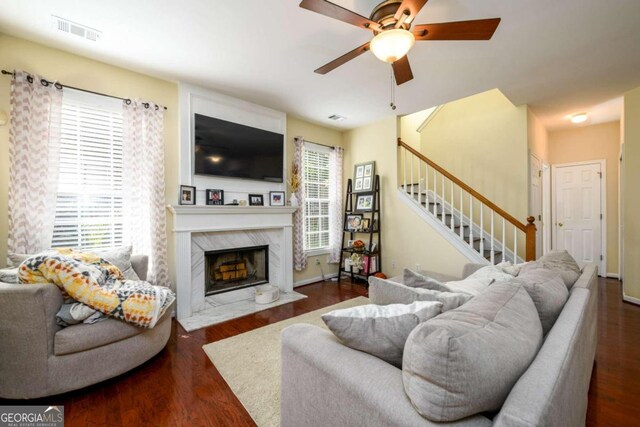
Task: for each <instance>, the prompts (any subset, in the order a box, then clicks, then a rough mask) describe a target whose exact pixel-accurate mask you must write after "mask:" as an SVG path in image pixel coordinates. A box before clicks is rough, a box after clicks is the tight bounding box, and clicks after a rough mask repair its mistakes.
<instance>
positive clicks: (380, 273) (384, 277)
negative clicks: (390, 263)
mask: <svg viewBox="0 0 640 427" xmlns="http://www.w3.org/2000/svg"><path fill="white" fill-rule="evenodd" d="M374 276H375V277H377V278H378V279H386V278H387V275H386V274H384V273H382V272H380V271H379V272H377V273H376V274H374Z"/></svg>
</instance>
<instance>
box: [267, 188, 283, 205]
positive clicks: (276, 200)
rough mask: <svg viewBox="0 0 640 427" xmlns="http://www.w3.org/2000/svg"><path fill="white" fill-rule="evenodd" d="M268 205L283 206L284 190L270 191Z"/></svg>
mask: <svg viewBox="0 0 640 427" xmlns="http://www.w3.org/2000/svg"><path fill="white" fill-rule="evenodd" d="M269 205H270V206H284V191H270V192H269Z"/></svg>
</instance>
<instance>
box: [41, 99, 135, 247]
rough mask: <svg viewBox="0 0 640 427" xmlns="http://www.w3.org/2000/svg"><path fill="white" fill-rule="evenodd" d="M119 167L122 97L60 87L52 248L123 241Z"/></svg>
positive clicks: (112, 245)
mask: <svg viewBox="0 0 640 427" xmlns="http://www.w3.org/2000/svg"><path fill="white" fill-rule="evenodd" d="M122 171H123V167H122V101H120V100H118V99H113V98H109V97H105V96H101V95H94V94H88V93H84V92H79V91H74V90H71V89H65V90H64V94H63V101H62V128H61V144H60V169H59V175H58V195H57V201H56V219H55V224H54V230H53V241H52V244H51V246H52V247H82V248H83V249H102V248H109V247H116V246H122V245H123V244H125V243H126V239H125V236H124V219H123V188H122Z"/></svg>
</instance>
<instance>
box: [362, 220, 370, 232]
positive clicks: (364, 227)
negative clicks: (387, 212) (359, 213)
mask: <svg viewBox="0 0 640 427" xmlns="http://www.w3.org/2000/svg"><path fill="white" fill-rule="evenodd" d="M370 226H371V220H370V219H369V218H362V230H364V231H366V230H369V227H370Z"/></svg>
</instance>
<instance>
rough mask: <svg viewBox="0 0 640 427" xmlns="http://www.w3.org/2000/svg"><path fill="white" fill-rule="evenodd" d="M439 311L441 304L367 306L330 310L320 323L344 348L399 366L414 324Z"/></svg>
mask: <svg viewBox="0 0 640 427" xmlns="http://www.w3.org/2000/svg"><path fill="white" fill-rule="evenodd" d="M441 312H442V303H440V302H435V301H417V302H414V303H412V304H390V305H375V304H367V305H362V306H358V307H353V308H345V309H341V310H334V311H332V312H329V313H327V314H325V315H323V316H322V320H324V323H326V324H327V327H328V328H329V329H330V330H331V332H333V333H334V334H335V335H336V336H337V337H338V338H339V339H340V340H341V341H342V342H343V343H344V344H345V345H346V346H348V347H351V348H354V349H356V350H360V351H364V352H365V353H369V354H372V355H374V356H376V357H379V358H380V359H382V360H384V361H386V362H388V363H391V364H392V365H395V366H398V367H399V366H401V365H402V351H403V350H404V343H405V342H406V340H407V337H408V336H409V334H410V333H411V331H412V330H413V329H414V328H415V327H416V326H418V324H420V323H422V322H424V321H425V320H427V319H430V318H432V317H434V316H437V315H438V314H440V313H441Z"/></svg>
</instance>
